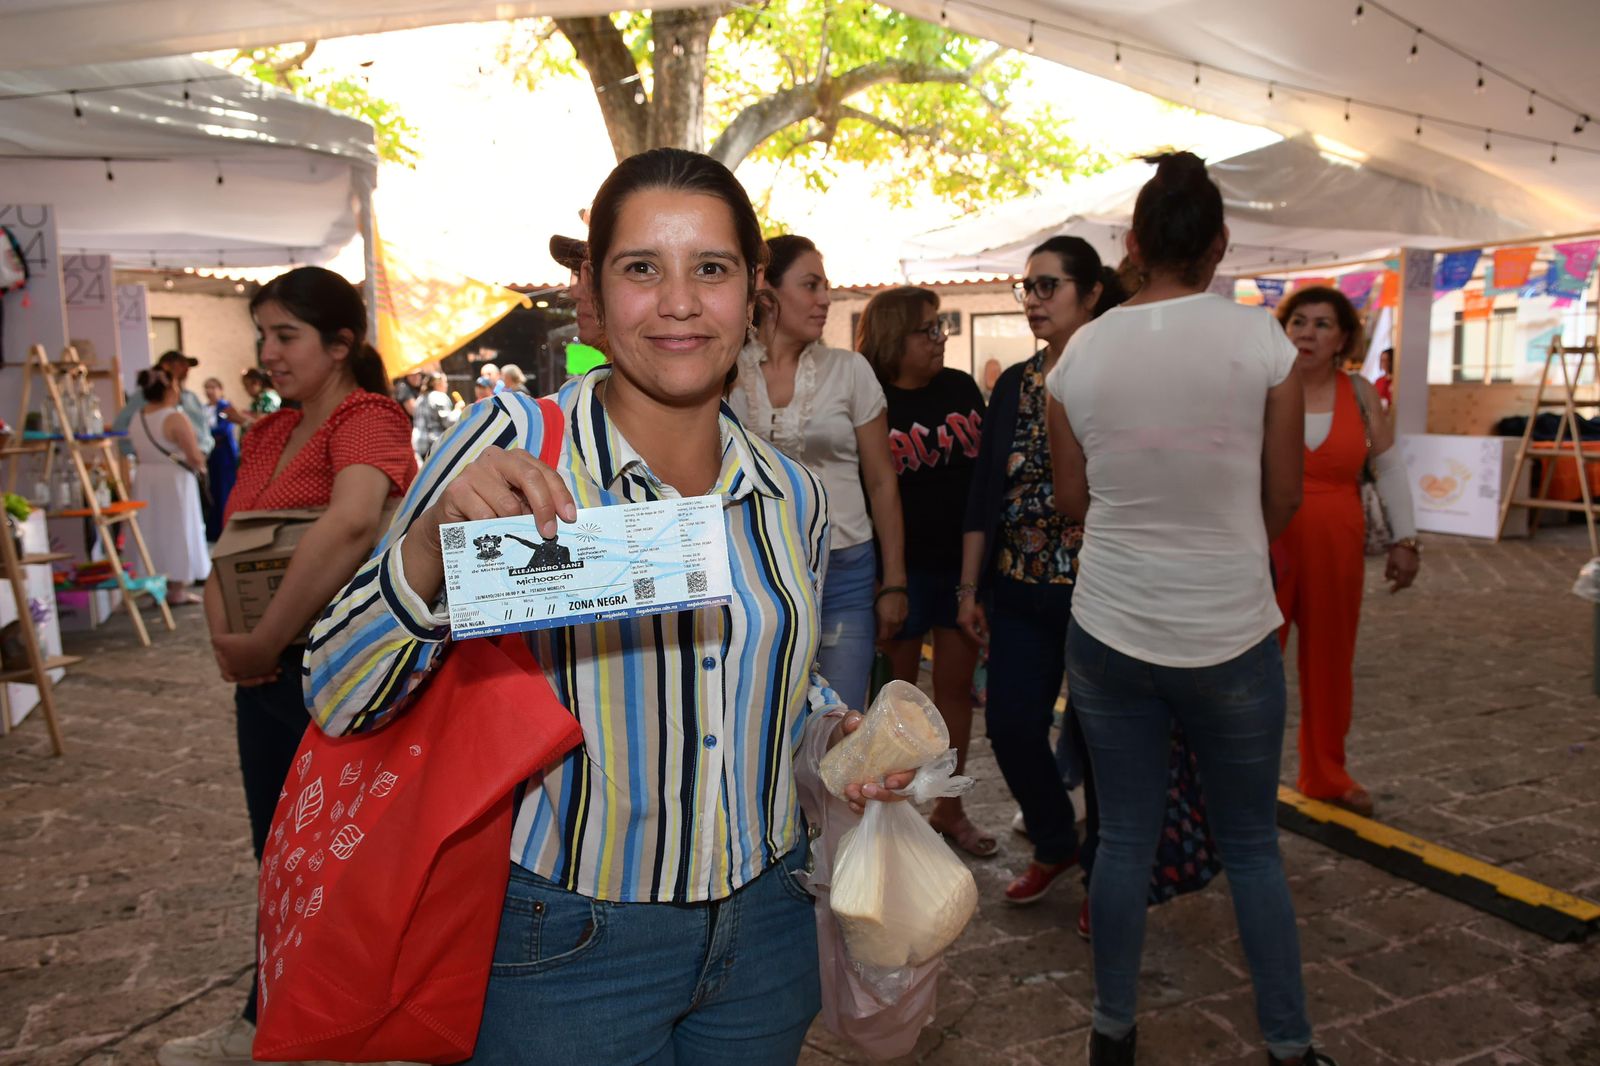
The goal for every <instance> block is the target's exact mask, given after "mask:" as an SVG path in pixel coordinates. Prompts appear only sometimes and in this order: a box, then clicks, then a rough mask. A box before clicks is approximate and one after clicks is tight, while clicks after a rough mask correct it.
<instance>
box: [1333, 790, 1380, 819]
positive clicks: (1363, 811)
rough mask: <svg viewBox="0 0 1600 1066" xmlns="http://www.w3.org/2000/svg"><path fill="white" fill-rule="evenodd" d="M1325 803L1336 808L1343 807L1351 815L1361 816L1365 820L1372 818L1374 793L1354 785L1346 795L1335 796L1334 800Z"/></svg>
mask: <svg viewBox="0 0 1600 1066" xmlns="http://www.w3.org/2000/svg"><path fill="white" fill-rule="evenodd" d="M1324 802H1327V803H1331V804H1333V805H1334V806H1335V807H1342V808H1343V809H1345V810H1347V811H1349V812H1350V813H1351V814H1359V815H1361V817H1363V818H1371V817H1372V811H1373V806H1372V793H1370V792H1368V791H1367V790H1366V789H1364V788H1362V787H1361V786H1360V785H1353V786H1351V788H1350V789H1349V791H1347V792H1345V794H1344V795H1342V796H1335V797H1334V798H1333V799H1330V800H1326V801H1324Z"/></svg>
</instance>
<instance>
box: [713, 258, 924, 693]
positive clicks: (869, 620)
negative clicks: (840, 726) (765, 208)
mask: <svg viewBox="0 0 1600 1066" xmlns="http://www.w3.org/2000/svg"><path fill="white" fill-rule="evenodd" d="M767 252H768V259H767V265H766V268H765V269H764V270H763V272H762V276H761V282H762V284H761V291H762V294H764V295H763V298H762V300H761V301H760V303H759V305H758V310H757V320H756V326H757V335H756V338H755V339H753V340H751V342H750V343H749V344H747V345H746V346H745V348H744V351H742V352H740V353H739V374H738V378H737V380H736V381H735V382H734V385H733V388H732V390H731V391H730V392H729V394H728V405H729V406H730V407H732V408H733V411H734V414H736V415H738V417H739V421H740V422H742V423H743V424H744V425H745V427H746V428H748V429H750V430H752V431H753V432H755V433H756V434H758V435H759V436H761V437H764V438H765V439H767V440H769V441H771V442H772V443H773V444H775V445H777V446H778V447H779V448H781V449H783V450H784V451H785V452H787V453H788V454H789V455H790V456H792V457H793V458H795V459H798V460H800V461H801V462H802V463H804V464H805V465H806V466H808V467H810V468H811V471H812V472H813V473H814V474H816V475H817V477H819V478H820V479H821V480H822V486H823V488H824V489H825V490H827V494H828V522H829V525H830V527H831V530H832V532H831V538H832V539H831V541H830V545H829V552H828V572H827V576H826V578H825V580H824V582H823V586H822V645H821V647H820V648H819V649H818V651H817V665H818V667H819V668H820V669H821V671H822V676H823V677H825V678H827V679H828V683H829V684H830V685H832V686H833V689H834V691H835V692H837V693H838V694H839V697H840V699H841V701H842V702H843V703H844V704H845V705H846V706H848V707H863V706H864V704H865V703H866V699H867V679H868V675H869V674H870V673H871V671H872V656H873V652H874V649H875V644H876V642H877V641H879V640H886V639H888V638H889V637H891V636H893V635H894V634H895V633H897V632H898V631H899V629H900V626H901V624H902V623H903V622H904V621H905V619H906V611H907V609H908V600H907V597H906V564H905V535H904V527H903V525H902V522H901V517H900V489H899V484H898V480H897V478H896V477H895V472H894V464H893V462H892V461H891V459H890V455H889V421H888V417H887V414H886V410H887V403H886V401H885V399H884V395H883V386H882V385H880V384H878V378H877V376H876V375H875V374H874V373H873V371H872V366H871V364H869V363H868V362H867V360H866V359H865V357H863V356H862V355H861V354H860V353H858V352H852V351H849V350H847V349H844V348H829V347H826V346H825V345H823V343H822V329H823V327H824V326H825V325H827V322H828V304H829V300H828V276H827V274H826V273H824V271H823V268H822V255H821V253H820V252H818V251H817V247H816V245H814V244H812V243H811V241H809V240H807V239H806V238H804V237H795V236H788V235H785V236H780V237H773V238H771V239H770V240H768V241H767ZM863 490H864V491H863ZM869 499H870V500H871V511H870V513H869V511H868V508H867V502H868V500H869ZM874 537H876V540H877V547H878V554H879V555H880V556H881V560H882V566H883V581H882V584H881V585H880V584H878V582H877V563H876V562H875V560H874V552H873V540H874Z"/></svg>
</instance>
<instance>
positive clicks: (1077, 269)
mask: <svg viewBox="0 0 1600 1066" xmlns="http://www.w3.org/2000/svg"><path fill="white" fill-rule="evenodd" d="M1046 252H1048V253H1050V254H1051V255H1054V256H1057V257H1058V258H1060V260H1061V270H1062V273H1064V274H1065V275H1066V276H1067V280H1068V281H1070V282H1072V284H1073V287H1074V288H1076V289H1077V290H1078V299H1079V300H1087V299H1088V298H1089V294H1090V293H1091V292H1093V291H1094V287H1095V283H1096V282H1098V281H1100V265H1101V264H1100V253H1099V252H1097V251H1095V250H1094V245H1092V244H1090V243H1089V242H1088V241H1086V240H1084V239H1083V238H1082V237H1065V236H1057V237H1051V238H1050V239H1049V240H1047V241H1045V242H1044V243H1043V244H1041V245H1039V246H1038V247H1037V248H1035V249H1034V250H1033V251H1031V252H1029V253H1028V258H1029V259H1032V258H1033V257H1034V256H1036V255H1043V254H1045V253H1046Z"/></svg>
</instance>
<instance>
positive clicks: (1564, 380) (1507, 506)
mask: <svg viewBox="0 0 1600 1066" xmlns="http://www.w3.org/2000/svg"><path fill="white" fill-rule="evenodd" d="M1572 356H1576V357H1577V362H1576V364H1574V363H1573V362H1572V360H1571V358H1570V357H1572ZM1585 366H1587V367H1589V369H1590V370H1591V371H1593V372H1594V373H1595V375H1596V380H1600V353H1597V351H1596V347H1595V338H1594V337H1590V338H1589V339H1588V340H1587V341H1586V342H1585V343H1583V344H1576V345H1568V344H1562V343H1561V338H1560V337H1556V338H1554V339H1553V340H1552V341H1551V342H1550V349H1549V351H1547V352H1546V353H1545V357H1544V373H1543V374H1541V375H1540V377H1539V388H1538V391H1537V392H1535V393H1534V397H1533V410H1532V411H1531V412H1530V413H1529V415H1528V428H1527V429H1525V430H1523V432H1522V445H1521V447H1519V448H1518V449H1517V465H1516V467H1515V468H1514V469H1513V470H1512V474H1511V485H1512V486H1513V487H1514V486H1516V485H1518V484H1520V483H1521V477H1522V469H1523V467H1524V466H1525V465H1526V464H1527V463H1528V462H1529V460H1532V459H1549V460H1554V461H1552V462H1549V463H1547V464H1546V465H1545V470H1544V476H1543V477H1542V478H1540V479H1539V487H1538V489H1537V490H1535V491H1533V493H1532V495H1529V496H1520V497H1519V496H1516V495H1514V494H1513V493H1511V492H1508V493H1507V494H1506V498H1505V500H1504V501H1503V502H1502V503H1501V505H1500V526H1499V528H1498V530H1497V531H1496V533H1495V539H1496V540H1499V539H1500V537H1501V536H1502V535H1504V533H1505V529H1506V519H1507V518H1508V517H1509V516H1510V514H1511V508H1513V507H1526V508H1528V510H1529V512H1530V514H1529V515H1528V536H1530V537H1531V536H1533V535H1534V533H1535V532H1536V531H1537V530H1538V527H1539V512H1540V511H1579V512H1582V514H1583V517H1584V519H1585V521H1587V522H1588V525H1589V553H1590V554H1591V555H1600V530H1597V528H1596V504H1595V499H1594V496H1593V494H1591V493H1590V491H1589V467H1588V464H1589V463H1597V462H1600V451H1596V452H1586V451H1584V449H1583V438H1582V436H1581V435H1580V434H1579V433H1578V408H1580V407H1594V408H1600V401H1597V400H1580V399H1578V392H1577V390H1578V384H1579V382H1581V381H1582V380H1583V371H1584V367H1585ZM1555 367H1560V368H1561V378H1560V381H1559V384H1560V386H1561V395H1560V397H1559V398H1555V397H1552V398H1549V399H1546V398H1545V389H1546V388H1547V387H1548V386H1549V385H1551V384H1552V382H1551V371H1552V369H1554V368H1555ZM1548 408H1559V409H1560V422H1559V425H1558V428H1557V429H1556V439H1555V440H1553V441H1551V442H1549V443H1548V444H1545V443H1539V444H1535V443H1534V441H1533V429H1534V423H1535V422H1537V421H1538V419H1539V413H1540V412H1541V411H1544V410H1546V409H1548ZM1567 458H1571V459H1572V460H1573V461H1574V462H1576V463H1577V465H1578V492H1579V495H1580V496H1581V497H1582V499H1581V500H1577V501H1573V500H1552V499H1548V498H1546V497H1547V494H1548V493H1549V491H1550V483H1551V481H1552V480H1553V479H1554V478H1555V473H1556V463H1555V461H1559V460H1561V459H1567ZM1530 484H1531V482H1530Z"/></svg>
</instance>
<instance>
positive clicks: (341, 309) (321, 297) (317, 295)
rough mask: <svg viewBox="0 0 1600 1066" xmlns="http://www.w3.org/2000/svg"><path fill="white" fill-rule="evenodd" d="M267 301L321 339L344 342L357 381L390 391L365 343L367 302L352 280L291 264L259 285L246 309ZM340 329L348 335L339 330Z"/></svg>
mask: <svg viewBox="0 0 1600 1066" xmlns="http://www.w3.org/2000/svg"><path fill="white" fill-rule="evenodd" d="M269 303H273V304H277V305H278V306H279V307H281V308H283V309H284V310H285V311H287V312H289V313H290V314H291V315H293V316H294V317H295V318H298V319H299V320H300V321H302V322H304V323H306V324H307V325H309V326H310V327H311V328H312V329H315V330H316V331H317V332H318V333H319V334H320V335H321V336H322V343H323V344H348V345H349V346H350V355H349V358H348V359H346V363H348V365H349V367H350V372H351V373H352V374H353V375H354V376H355V379H356V385H357V387H359V388H362V389H365V390H366V391H367V392H375V393H377V394H378V395H379V396H389V395H392V393H390V391H389V374H388V372H387V371H386V370H384V368H383V359H382V357H380V356H379V355H378V352H377V349H375V348H373V347H372V345H370V344H368V343H367V307H366V304H365V303H363V302H362V300H361V293H360V292H358V291H357V290H356V287H355V286H354V285H352V284H350V283H349V282H348V281H346V280H345V279H344V278H342V277H340V276H339V275H338V274H335V273H334V272H333V271H331V270H325V269H323V268H322V267H314V266H306V267H296V268H295V269H294V270H291V271H289V272H288V273H287V274H279V275H278V276H277V277H275V278H273V279H272V280H271V281H269V282H267V283H266V284H265V285H263V286H261V288H260V289H259V290H257V292H256V294H255V295H254V296H252V297H251V298H250V313H251V314H254V313H255V312H256V310H257V309H258V308H260V307H261V305H262V304H269ZM345 333H348V334H349V336H348V337H346V336H343V334H345Z"/></svg>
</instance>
